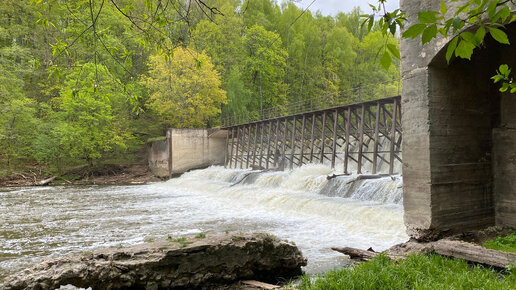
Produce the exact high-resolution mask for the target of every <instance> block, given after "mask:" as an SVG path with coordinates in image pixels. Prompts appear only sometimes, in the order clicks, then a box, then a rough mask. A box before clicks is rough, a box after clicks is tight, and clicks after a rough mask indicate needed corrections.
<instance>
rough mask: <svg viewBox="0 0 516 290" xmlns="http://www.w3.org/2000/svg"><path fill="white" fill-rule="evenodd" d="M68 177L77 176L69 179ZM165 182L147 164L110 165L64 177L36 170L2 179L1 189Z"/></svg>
mask: <svg viewBox="0 0 516 290" xmlns="http://www.w3.org/2000/svg"><path fill="white" fill-rule="evenodd" d="M67 175H76V176H75V177H74V178H67V177H66V176H67ZM160 181H164V179H161V178H158V177H156V176H154V175H153V174H152V172H150V170H149V168H148V166H147V164H123V165H122V164H109V165H104V166H103V168H102V169H101V170H96V171H94V172H88V171H87V169H86V168H85V167H78V168H76V169H74V170H71V171H70V172H69V173H66V175H63V176H55V175H51V174H45V173H44V172H42V171H41V170H37V169H35V168H27V169H25V170H21V171H17V172H13V173H11V174H8V175H4V176H1V177H0V187H28V186H57V185H59V186H61V185H142V184H148V183H154V182H160Z"/></svg>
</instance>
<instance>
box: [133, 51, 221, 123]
mask: <svg viewBox="0 0 516 290" xmlns="http://www.w3.org/2000/svg"><path fill="white" fill-rule="evenodd" d="M199 61H201V62H202V64H201V63H199ZM142 82H143V84H145V86H146V87H147V88H148V90H149V100H148V105H149V107H150V108H151V109H152V110H153V111H154V112H155V113H156V114H157V115H158V116H159V118H160V121H161V122H163V123H164V124H166V125H167V126H171V127H175V128H202V127H210V126H213V125H215V122H216V120H215V119H214V117H216V116H217V115H218V114H219V113H220V106H221V105H222V104H224V103H226V94H225V92H224V91H223V90H222V89H220V85H221V82H220V77H219V73H218V72H217V71H216V70H215V69H214V68H213V64H212V63H211V61H210V59H209V58H208V56H206V55H205V54H204V53H200V54H197V53H196V52H194V51H191V50H186V49H183V48H177V49H176V50H175V51H174V57H173V58H172V59H167V58H166V57H164V56H162V55H153V56H151V57H150V59H149V77H145V78H143V80H142Z"/></svg>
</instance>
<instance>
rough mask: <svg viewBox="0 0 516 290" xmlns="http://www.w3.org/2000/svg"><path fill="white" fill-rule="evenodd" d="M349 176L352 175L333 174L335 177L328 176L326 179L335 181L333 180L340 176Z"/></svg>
mask: <svg viewBox="0 0 516 290" xmlns="http://www.w3.org/2000/svg"><path fill="white" fill-rule="evenodd" d="M349 175H350V173H343V174H333V175H328V176H326V179H327V180H330V179H333V178H336V177H339V176H349Z"/></svg>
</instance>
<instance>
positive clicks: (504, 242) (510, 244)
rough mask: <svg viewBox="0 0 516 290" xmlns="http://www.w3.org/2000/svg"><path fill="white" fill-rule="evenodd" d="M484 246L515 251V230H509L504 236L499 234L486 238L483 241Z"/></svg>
mask: <svg viewBox="0 0 516 290" xmlns="http://www.w3.org/2000/svg"><path fill="white" fill-rule="evenodd" d="M484 247H486V248H489V249H494V250H500V251H506V252H515V253H516V231H511V233H510V234H508V235H506V236H499V237H496V238H494V239H491V240H488V241H486V242H485V243H484Z"/></svg>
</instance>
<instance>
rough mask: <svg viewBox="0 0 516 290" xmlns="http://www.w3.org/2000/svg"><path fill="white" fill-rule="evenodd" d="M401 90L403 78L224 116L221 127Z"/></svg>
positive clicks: (385, 95)
mask: <svg viewBox="0 0 516 290" xmlns="http://www.w3.org/2000/svg"><path fill="white" fill-rule="evenodd" d="M400 92H401V80H400V79H395V80H390V81H385V82H381V83H375V84H370V85H366V86H361V87H356V88H352V89H349V90H345V91H340V92H336V93H331V94H327V95H323V96H319V97H316V98H310V99H306V100H300V101H295V102H291V103H287V104H283V105H278V106H274V107H270V108H265V109H263V110H261V112H259V113H258V114H241V115H230V116H222V118H221V127H231V126H236V125H241V124H247V123H252V122H256V121H261V120H269V119H275V118H279V117H283V116H290V115H296V114H302V113H307V112H312V111H317V110H324V109H327V108H332V107H337V106H343V105H348V104H353V103H360V102H363V101H369V100H373V99H379V98H385V97H389V96H394V95H399V94H400Z"/></svg>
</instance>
